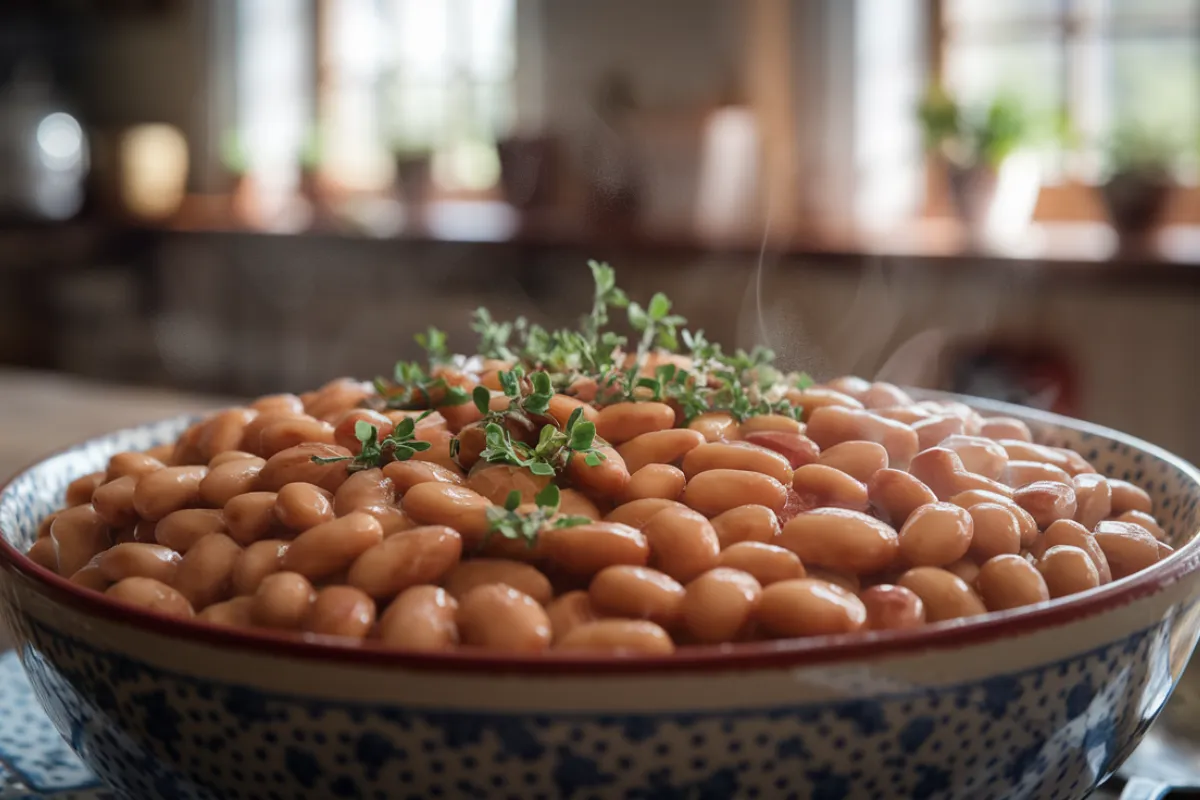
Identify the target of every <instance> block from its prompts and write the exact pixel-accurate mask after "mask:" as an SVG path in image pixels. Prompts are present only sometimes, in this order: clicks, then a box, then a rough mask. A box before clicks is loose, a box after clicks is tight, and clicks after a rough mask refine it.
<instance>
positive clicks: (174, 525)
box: [154, 508, 229, 554]
mask: <svg viewBox="0 0 1200 800" xmlns="http://www.w3.org/2000/svg"><path fill="white" fill-rule="evenodd" d="M210 533H229V528H228V527H227V526H226V525H225V515H224V514H222V513H221V512H220V511H218V510H216V509H213V508H182V509H180V510H179V511H172V512H171V513H170V514H168V515H167V516H165V517H163V518H162V519H160V520H159V521H158V524H157V525H155V526H154V540H155V541H156V542H158V543H159V544H164V545H166V546H167V547H170V548H171V549H172V550H176V551H178V552H180V553H184V554H186V553H187V551H188V550H190V549H191V548H192V546H193V545H195V544H196V542H198V541H200V540H201V539H203V538H204V537H205V536H208V535H209V534H210Z"/></svg>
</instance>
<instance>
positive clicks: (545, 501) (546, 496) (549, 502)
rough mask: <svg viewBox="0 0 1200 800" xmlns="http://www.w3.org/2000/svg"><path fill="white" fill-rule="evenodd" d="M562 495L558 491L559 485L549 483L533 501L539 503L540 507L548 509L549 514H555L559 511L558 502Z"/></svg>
mask: <svg viewBox="0 0 1200 800" xmlns="http://www.w3.org/2000/svg"><path fill="white" fill-rule="evenodd" d="M561 497H562V495H561V494H560V492H559V491H558V487H557V486H555V485H554V484H553V483H550V484H547V485H546V488H545V489H542V490H541V491H540V492H538V493H537V495H536V496H535V497H534V498H533V502H535V503H537V504H538V506H539V507H540V508H544V509H546V512H547V513H548V514H553V513H555V512H556V511H558V503H559V500H560V499H561Z"/></svg>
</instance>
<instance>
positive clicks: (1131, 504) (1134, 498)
mask: <svg viewBox="0 0 1200 800" xmlns="http://www.w3.org/2000/svg"><path fill="white" fill-rule="evenodd" d="M1108 484H1109V486H1111V487H1112V513H1113V514H1114V515H1120V514H1124V513H1125V512H1126V511H1141V512H1142V513H1143V514H1153V513H1154V508H1153V504H1152V503H1151V502H1150V495H1149V494H1147V493H1146V490H1145V489H1143V488H1141V487H1140V486H1134V485H1133V484H1132V483H1130V482H1129V481H1122V480H1116V479H1114V478H1110V479H1109V481H1108Z"/></svg>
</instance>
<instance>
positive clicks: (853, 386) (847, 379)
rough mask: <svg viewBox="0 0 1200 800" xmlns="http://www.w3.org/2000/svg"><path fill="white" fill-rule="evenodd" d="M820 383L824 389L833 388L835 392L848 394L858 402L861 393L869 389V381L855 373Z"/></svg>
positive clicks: (860, 399)
mask: <svg viewBox="0 0 1200 800" xmlns="http://www.w3.org/2000/svg"><path fill="white" fill-rule="evenodd" d="M822 385H823V386H824V388H826V389H833V390H834V391H835V392H841V393H842V394H848V395H850V396H851V397H853V398H854V399H855V400H858V401H859V402H861V401H862V397H863V395H865V394H866V393H867V392H869V391H871V382H870V381H868V380H865V379H863V378H860V377H858V376H857V375H840V376H838V377H836V378H833V379H832V380H828V381H826V382H825V383H824V384H822Z"/></svg>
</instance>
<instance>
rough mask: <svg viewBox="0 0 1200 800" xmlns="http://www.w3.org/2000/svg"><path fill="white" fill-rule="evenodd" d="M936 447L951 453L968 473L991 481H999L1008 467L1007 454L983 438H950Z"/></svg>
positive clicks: (997, 445) (992, 442)
mask: <svg viewBox="0 0 1200 800" xmlns="http://www.w3.org/2000/svg"><path fill="white" fill-rule="evenodd" d="M937 446H938V447H944V448H945V449H947V450H951V451H953V452H954V454H955V455H957V456H958V458H959V461H961V462H962V465H963V468H965V469H966V470H967V471H968V472H973V473H975V474H976V475H982V476H983V477H985V478H990V479H992V480H1000V476H1001V475H1003V474H1004V469H1005V467H1007V466H1008V452H1007V451H1005V449H1004V448H1003V447H1001V446H1000V445H999V444H997V443H996V442H994V441H992V440H991V439H988V438H986V437H984V436H950V437H948V438H946V439H943V440H942V441H941V443H940V444H938V445H937Z"/></svg>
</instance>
